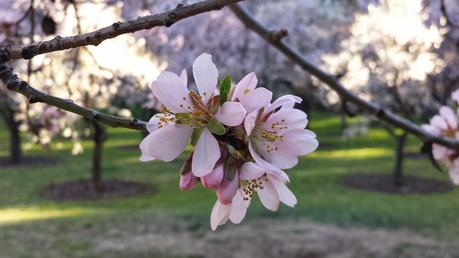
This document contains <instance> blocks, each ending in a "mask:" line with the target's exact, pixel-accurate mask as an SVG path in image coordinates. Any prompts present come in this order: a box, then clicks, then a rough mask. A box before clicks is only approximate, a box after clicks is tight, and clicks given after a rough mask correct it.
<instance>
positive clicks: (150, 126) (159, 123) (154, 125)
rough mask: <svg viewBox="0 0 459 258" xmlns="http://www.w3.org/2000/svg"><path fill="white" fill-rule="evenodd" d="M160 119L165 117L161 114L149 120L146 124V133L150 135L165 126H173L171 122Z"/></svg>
mask: <svg viewBox="0 0 459 258" xmlns="http://www.w3.org/2000/svg"><path fill="white" fill-rule="evenodd" d="M171 117H172V116H171ZM171 117H169V118H171ZM161 118H166V116H165V115H164V114H163V113H158V114H155V115H154V116H152V117H151V118H150V120H149V121H148V123H147V131H148V132H150V133H151V132H153V131H155V130H157V129H159V128H161V127H164V126H166V125H171V124H174V122H172V121H167V120H165V119H161Z"/></svg>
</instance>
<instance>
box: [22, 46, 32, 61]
mask: <svg viewBox="0 0 459 258" xmlns="http://www.w3.org/2000/svg"><path fill="white" fill-rule="evenodd" d="M32 48H33V47H32V46H28V47H24V48H23V49H22V51H21V57H22V58H23V59H31V58H32V57H33V49H32Z"/></svg>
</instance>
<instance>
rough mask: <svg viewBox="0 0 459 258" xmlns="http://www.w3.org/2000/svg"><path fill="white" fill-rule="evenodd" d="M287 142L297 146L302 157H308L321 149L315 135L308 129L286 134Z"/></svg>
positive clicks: (291, 131) (290, 131)
mask: <svg viewBox="0 0 459 258" xmlns="http://www.w3.org/2000/svg"><path fill="white" fill-rule="evenodd" d="M284 139H286V141H287V142H291V143H294V144H296V145H297V146H299V147H300V148H301V151H300V155H307V154H309V153H311V152H313V151H315V150H316V149H317V147H319V142H318V141H317V139H316V135H315V133H313V132H312V131H310V130H308V129H294V130H289V131H287V132H285V133H284Z"/></svg>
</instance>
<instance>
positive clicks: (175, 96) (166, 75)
mask: <svg viewBox="0 0 459 258" xmlns="http://www.w3.org/2000/svg"><path fill="white" fill-rule="evenodd" d="M151 89H152V91H153V95H154V96H155V97H156V98H158V100H159V102H161V103H162V104H163V105H165V106H166V107H167V108H168V109H169V110H171V111H172V112H175V113H179V112H189V110H187V107H191V106H193V104H192V102H191V99H190V95H189V90H188V88H187V87H186V84H184V83H183V81H182V80H181V79H180V77H178V75H176V74H175V73H171V72H167V71H164V72H162V73H161V74H160V75H159V76H158V78H157V79H156V80H155V81H153V83H152V85H151Z"/></svg>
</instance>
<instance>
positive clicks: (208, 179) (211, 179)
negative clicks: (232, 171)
mask: <svg viewBox="0 0 459 258" xmlns="http://www.w3.org/2000/svg"><path fill="white" fill-rule="evenodd" d="M223 174H224V173H223V164H217V166H216V167H215V168H214V170H213V171H212V172H210V174H208V175H206V176H203V177H201V183H202V186H204V187H205V188H212V189H217V187H218V186H219V185H220V183H221V182H222V180H223Z"/></svg>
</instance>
